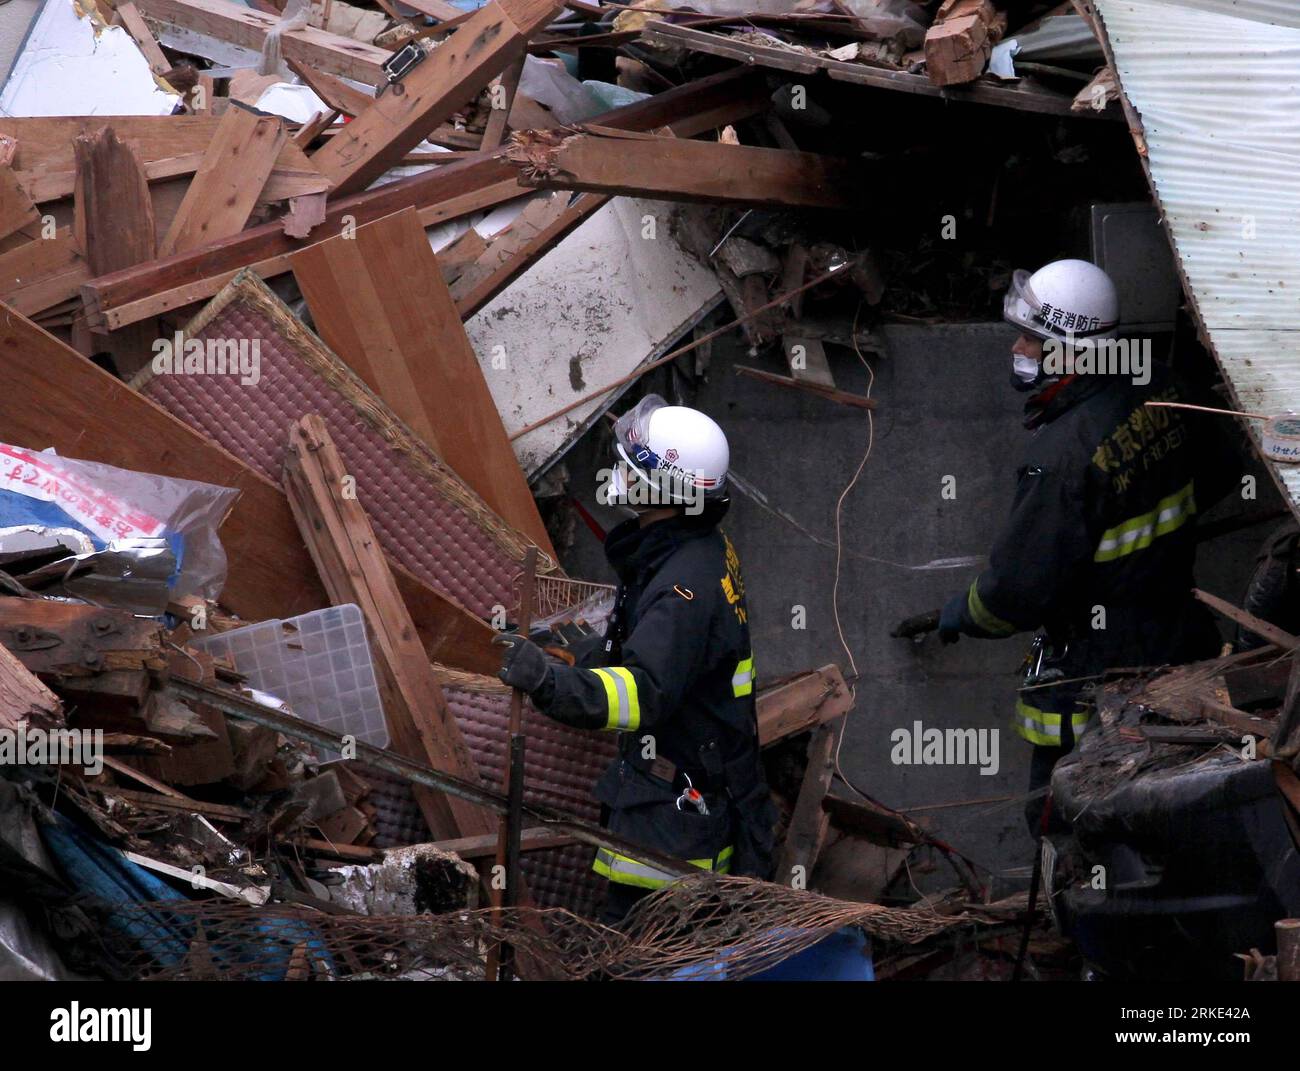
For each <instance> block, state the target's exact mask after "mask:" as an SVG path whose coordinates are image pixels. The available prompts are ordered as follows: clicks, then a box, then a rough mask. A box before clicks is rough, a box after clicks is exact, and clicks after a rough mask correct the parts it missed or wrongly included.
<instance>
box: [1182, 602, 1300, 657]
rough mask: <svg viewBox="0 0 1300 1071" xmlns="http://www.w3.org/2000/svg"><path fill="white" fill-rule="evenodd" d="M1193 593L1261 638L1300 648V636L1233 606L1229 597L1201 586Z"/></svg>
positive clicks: (1283, 647)
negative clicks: (1224, 597)
mask: <svg viewBox="0 0 1300 1071" xmlns="http://www.w3.org/2000/svg"><path fill="white" fill-rule="evenodd" d="M1192 594H1193V595H1194V596H1195V597H1196V598H1197V599H1198V600H1199V601H1201V602H1203V603H1205V605H1206V606H1208V607H1209V608H1210V609H1211V610H1214V611H1215V612H1216V613H1220V614H1222V615H1223V616H1224V617H1226V618H1227V619H1228V620H1229V621H1234V622H1236V623H1237V624H1238V625H1240V626H1241V627H1242V628H1244V629H1246V630H1248V631H1250V632H1253V633H1254V634H1255V635H1256V636H1258V637H1259V638H1260V639H1261V640H1264V641H1266V642H1268V643H1271V644H1273V646H1275V647H1281V648H1282V650H1284V651H1295V650H1300V637H1297V636H1292V635H1291V633H1289V632H1287V631H1285V630H1283V629H1280V628H1278V627H1277V626H1276V625H1273V624H1270V623H1269V622H1267V621H1265V620H1264V619H1263V618H1260V617H1256V616H1255V615H1254V614H1252V613H1250V612H1249V611H1247V610H1243V609H1241V608H1240V607H1237V606H1233V605H1232V603H1230V602H1228V600H1227V599H1221V598H1219V597H1218V596H1217V595H1211V594H1210V593H1209V592H1208V591H1201V590H1200V588H1193V589H1192Z"/></svg>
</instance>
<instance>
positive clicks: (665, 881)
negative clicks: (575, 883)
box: [591, 845, 733, 889]
mask: <svg viewBox="0 0 1300 1071" xmlns="http://www.w3.org/2000/svg"><path fill="white" fill-rule="evenodd" d="M732 851H733V849H732V847H731V846H730V845H728V846H727V847H726V848H723V849H722V851H720V852H718V855H717V858H716V859H688V860H686V861H687V862H688V863H690V864H691V866H697V867H699V868H700V869H701V870H711V871H715V872H717V873H719V874H727V873H729V872H730V871H731V853H732ZM591 869H592V870H594V871H595V872H596V873H597V874H599V875H600V876H601V877H604V878H608V879H609V880H610V881H613V882H617V883H618V884H619V885H636V886H638V887H639V888H642V889H662V888H663V887H664V886H665V885H671V884H672V883H673V882H674V881H677V880H678V876H677V875H674V874H669V873H668V872H667V871H664V870H660V869H659V868H658V867H653V866H650V865H648V864H647V863H640V862H637V860H635V859H631V858H629V857H628V856H626V855H619V853H618V852H611V851H610V850H609V849H608V848H600V849H599V850H597V852H596V861H595V862H594V863H592V864H591Z"/></svg>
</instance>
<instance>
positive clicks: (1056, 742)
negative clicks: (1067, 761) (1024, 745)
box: [1012, 699, 1061, 747]
mask: <svg viewBox="0 0 1300 1071" xmlns="http://www.w3.org/2000/svg"><path fill="white" fill-rule="evenodd" d="M1012 727H1013V728H1014V729H1015V730H1016V732H1018V733H1019V734H1020V735H1021V736H1023V737H1024V738H1025V739H1026V740H1028V741H1029V742H1030V743H1031V744H1041V745H1042V746H1044V747H1060V746H1061V715H1059V714H1053V713H1051V711H1047V710H1039V709H1038V708H1037V707H1031V706H1030V705H1029V704H1028V703H1026V702H1025V701H1024V700H1023V699H1017V700H1016V716H1015V720H1014V721H1013V722H1012Z"/></svg>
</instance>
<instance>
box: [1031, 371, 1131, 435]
mask: <svg viewBox="0 0 1300 1071" xmlns="http://www.w3.org/2000/svg"><path fill="white" fill-rule="evenodd" d="M1121 378H1123V377H1121V376H1096V375H1089V376H1080V375H1069V376H1066V377H1065V378H1064V379H1061V380H1058V381H1057V382H1056V383H1053V384H1052V385H1051V386H1049V387H1047V388H1046V389H1045V390H1041V391H1039V392H1038V393H1037V394H1035V395H1033V396H1032V397H1031V398H1030V399H1029V401H1027V402H1025V427H1027V428H1029V429H1030V430H1031V431H1032V430H1033V429H1035V428H1041V427H1042V426H1043V425H1045V424H1050V423H1051V422H1052V421H1053V420H1056V419H1057V417H1060V416H1063V415H1064V414H1065V413H1067V412H1069V411H1070V410H1071V409H1073V408H1074V407H1075V406H1076V405H1079V404H1080V403H1082V402H1084V401H1086V400H1087V399H1088V398H1091V397H1092V396H1093V395H1095V394H1097V393H1099V392H1101V391H1103V390H1105V389H1106V388H1107V387H1109V386H1111V385H1112V384H1114V383H1117V382H1119V381H1120V379H1121Z"/></svg>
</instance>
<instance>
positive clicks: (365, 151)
mask: <svg viewBox="0 0 1300 1071" xmlns="http://www.w3.org/2000/svg"><path fill="white" fill-rule="evenodd" d="M561 6H562V5H561V4H559V3H556V2H555V0H488V3H486V4H485V5H484V6H483V7H481V8H479V10H478V11H476V12H475V13H474V15H473V16H472V17H471V18H470V19H468V20H467V21H466V22H465V23H464V25H462V26H461V27H460V28H459V29H458V30H456V31H455V32H454V33H453V34H452V35H451V36H450V37H448V38H447V40H446V41H444V42H443V43H442V44H441V45H439V46H438V47H437V48H436V49H434V50H433V51H432V52H431V53H430V54H429V55H428V56H427V58H425V59H424V60H423V61H422V62H421V63H420V64H419V65H417V66H416V67H415V68H414V69H413V70H412V71H411V72H410V73H409V74H407V76H406V78H405V79H404V80H403V81H402V89H403V92H402V93H401V94H398V93H395V92H392V91H389V92H387V93H385V94H383V95H382V96H381V97H379V98H377V99H376V100H375V103H374V104H373V105H372V106H371V107H370V108H368V109H366V111H365V114H363V115H361V116H358V117H357V118H356V119H354V120H353V121H352V122H351V123H349V124H348V125H347V126H346V127H344V128H343V130H342V131H340V132H339V133H337V134H335V135H334V137H333V138H331V139H330V142H329V144H328V145H325V146H324V147H323V148H321V149H320V150H319V151H318V152H317V153H316V155H315V157H313V159H314V161H315V163H316V166H317V167H319V168H320V170H321V172H322V173H323V174H325V175H326V176H327V177H328V178H329V179H330V180H331V181H332V182H333V183H334V189H335V192H336V193H353V192H355V191H357V190H361V189H364V188H365V187H366V186H368V185H369V184H370V183H371V182H373V181H374V180H375V179H377V178H378V177H379V176H380V175H382V174H383V173H384V172H385V171H387V170H388V169H389V168H390V167H392V166H393V165H394V164H395V163H396V162H397V161H398V160H400V159H401V158H402V157H403V156H405V155H406V154H407V153H408V152H410V151H411V150H412V149H414V148H415V147H416V146H417V145H418V144H419V143H420V142H421V141H423V140H424V138H425V136H426V135H427V134H428V133H429V132H430V131H431V130H433V128H434V127H436V126H437V125H438V124H439V123H441V122H443V121H444V120H446V119H447V118H449V117H450V116H451V115H452V113H454V112H455V111H456V110H457V109H459V108H461V107H463V106H464V105H465V104H466V103H467V102H468V101H469V100H471V99H472V98H473V97H474V96H476V95H477V94H478V92H479V91H480V90H482V89H483V87H484V86H486V85H487V84H488V82H490V81H491V80H492V78H493V77H494V76H495V75H497V74H498V73H499V72H500V71H501V70H502V69H503V68H505V67H506V65H507V64H509V63H510V62H511V61H512V60H515V59H517V58H519V57H520V56H522V55H523V51H524V46H525V44H526V43H527V39H528V37H529V35H530V34H532V33H533V32H534V31H535V30H537V29H539V28H540V27H541V26H544V25H545V24H546V23H547V22H549V21H550V20H551V19H552V18H553V17H554V15H555V14H556V12H558V11H559V10H560V8H561Z"/></svg>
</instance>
